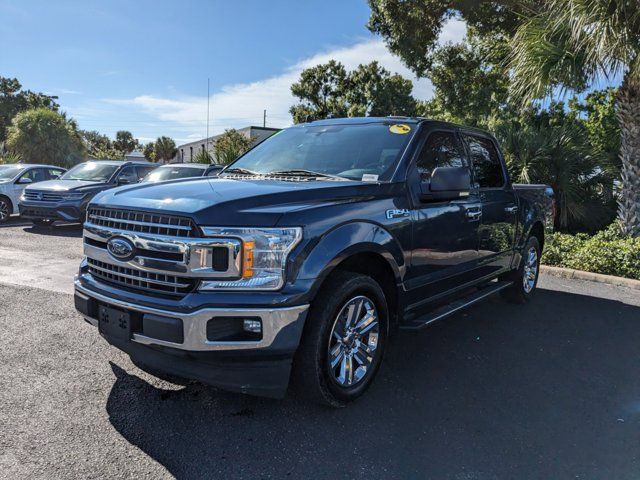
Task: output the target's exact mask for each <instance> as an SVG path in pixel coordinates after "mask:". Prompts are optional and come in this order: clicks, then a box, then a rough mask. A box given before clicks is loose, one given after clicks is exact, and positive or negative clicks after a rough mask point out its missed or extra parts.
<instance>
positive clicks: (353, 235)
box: [298, 222, 405, 322]
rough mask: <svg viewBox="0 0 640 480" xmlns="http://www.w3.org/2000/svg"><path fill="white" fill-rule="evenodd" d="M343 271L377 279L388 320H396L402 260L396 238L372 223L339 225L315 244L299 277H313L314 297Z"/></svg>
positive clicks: (403, 265)
mask: <svg viewBox="0 0 640 480" xmlns="http://www.w3.org/2000/svg"><path fill="white" fill-rule="evenodd" d="M344 271H351V272H355V273H361V274H363V275H368V276H370V277H371V278H373V279H374V280H375V281H376V282H378V284H380V286H381V288H382V289H383V291H384V292H385V296H386V297H387V303H388V307H389V312H390V315H391V320H392V322H395V321H396V320H397V318H398V312H399V311H400V300H401V299H400V285H401V284H402V278H403V276H404V271H405V260H404V252H403V249H402V247H401V246H400V244H399V242H398V241H397V239H396V238H394V237H393V236H392V235H391V234H390V233H389V232H388V231H387V230H386V229H384V228H383V227H382V226H380V225H377V224H373V223H368V222H354V223H350V224H346V225H342V226H340V227H337V228H336V229H334V230H333V231H331V232H329V233H328V234H327V235H325V236H324V237H323V238H322V239H321V240H320V241H319V242H318V243H317V244H316V245H315V246H314V248H313V249H312V251H311V252H310V253H309V255H308V256H307V257H306V258H305V260H304V261H303V264H302V266H301V268H300V270H299V272H298V273H299V278H312V279H313V284H312V287H311V291H310V298H311V299H312V300H313V299H314V298H315V297H316V296H317V294H318V292H319V291H320V290H321V289H322V287H323V286H324V285H326V283H327V282H328V281H330V279H331V277H332V276H333V275H335V274H337V273H339V272H344Z"/></svg>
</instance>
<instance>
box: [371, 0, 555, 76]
mask: <svg viewBox="0 0 640 480" xmlns="http://www.w3.org/2000/svg"><path fill="white" fill-rule="evenodd" d="M543 3H544V0H496V1H491V2H486V1H483V2H479V1H477V0H412V1H406V0H369V6H370V7H371V15H370V17H369V23H368V27H369V30H371V31H372V32H374V33H377V34H379V35H381V36H382V38H383V39H384V40H385V42H386V44H387V46H388V47H389V49H390V50H391V51H392V52H393V53H395V54H396V55H398V56H400V58H402V60H403V61H404V62H405V63H406V64H407V66H408V67H409V68H411V69H412V70H413V71H414V72H415V73H416V74H417V75H419V76H425V75H427V74H429V73H430V71H431V68H432V65H433V61H434V57H433V54H434V53H435V52H436V51H437V50H438V48H439V47H438V36H439V35H440V32H441V31H442V26H443V25H444V23H445V22H446V21H447V20H449V19H451V18H455V17H460V18H462V19H463V20H464V21H465V22H466V23H467V25H468V26H469V28H471V29H472V30H474V31H475V32H476V33H477V34H478V35H479V36H481V37H485V36H487V37H493V38H496V37H501V38H510V37H511V36H512V35H513V33H514V32H515V31H516V29H517V28H518V26H519V25H520V24H521V23H522V21H523V20H524V19H526V18H527V17H529V16H530V15H531V14H532V12H535V11H537V9H539V8H540V5H541V4H543Z"/></svg>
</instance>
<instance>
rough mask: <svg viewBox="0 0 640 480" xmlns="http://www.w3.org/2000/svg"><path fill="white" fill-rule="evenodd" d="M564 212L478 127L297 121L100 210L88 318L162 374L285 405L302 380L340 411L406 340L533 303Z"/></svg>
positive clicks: (83, 288) (114, 198)
mask: <svg viewBox="0 0 640 480" xmlns="http://www.w3.org/2000/svg"><path fill="white" fill-rule="evenodd" d="M553 205H554V200H553V192H552V190H551V189H550V187H548V186H546V185H514V184H512V183H511V180H510V178H509V175H508V172H507V168H506V165H505V162H504V158H503V156H502V153H501V152H500V149H499V146H498V143H497V141H496V140H495V138H493V137H492V136H491V135H489V134H488V133H486V132H483V131H481V130H477V129H474V128H465V127H461V126H457V125H453V124H450V123H444V122H435V121H429V120H425V119H421V118H398V117H393V118H349V119H330V120H322V121H317V122H312V123H308V124H300V125H296V126H294V127H291V128H288V129H285V130H283V131H282V132H281V133H280V134H278V135H274V136H272V137H270V138H269V139H267V140H265V141H264V142H262V143H261V144H260V145H258V146H256V147H255V148H253V149H252V150H249V151H248V152H247V153H245V154H244V155H243V156H241V157H240V158H239V159H238V160H236V161H235V162H234V163H233V164H231V165H229V166H228V167H227V168H225V169H224V170H223V172H222V173H221V174H220V175H219V176H218V177H216V178H194V179H186V180H180V181H174V182H161V183H158V184H147V185H137V186H135V187H125V188H122V189H118V190H117V191H110V192H104V193H102V194H100V195H99V196H97V197H96V198H95V199H94V200H93V201H92V202H91V204H90V206H89V210H88V215H87V222H86V223H85V225H84V253H85V255H86V257H85V258H84V260H83V261H82V263H81V266H80V271H79V274H78V277H77V278H76V281H75V290H76V293H75V305H76V308H77V309H78V310H79V311H80V312H81V313H82V315H83V316H84V317H85V319H87V321H88V322H89V323H91V324H92V325H94V326H96V327H97V330H98V331H99V333H100V334H101V335H102V337H103V338H105V339H106V340H107V341H108V342H109V343H111V344H112V345H114V346H116V347H117V348H119V349H121V350H124V351H125V352H127V353H128V354H129V355H130V356H131V358H132V359H133V361H134V362H135V363H136V364H137V365H139V366H141V367H142V368H147V369H148V371H150V372H164V373H169V374H172V375H178V376H182V377H186V378H191V379H195V380H199V381H202V382H205V383H210V384H212V385H216V386H219V387H222V388H225V389H229V390H234V391H239V392H245V393H251V394H257V395H267V396H273V397H282V396H283V395H284V392H285V390H286V388H287V386H288V385H289V376H290V373H292V374H293V380H294V383H295V384H296V385H297V387H298V389H299V390H300V392H302V393H303V394H304V395H307V396H309V397H310V398H311V399H313V400H315V401H318V402H321V403H325V404H329V405H333V406H340V405H344V404H345V403H347V402H349V401H352V400H354V399H355V398H357V397H359V396H360V395H362V393H363V392H364V391H365V390H366V389H367V387H368V386H369V385H370V384H371V381H372V380H373V378H374V377H375V375H376V371H377V370H378V367H379V365H380V363H381V362H382V359H383V353H384V350H385V348H386V346H387V342H388V335H389V334H390V332H391V331H392V327H393V326H397V327H399V328H403V329H407V330H417V329H420V328H423V327H426V326H428V325H430V324H432V323H434V322H435V321H438V320H440V319H442V318H444V317H446V316H448V315H450V314H452V313H455V312H458V311H460V310H461V309H463V308H466V307H468V306H469V305H472V304H474V303H476V302H478V301H480V300H482V299H484V298H486V297H487V296H488V295H490V294H493V293H497V292H501V293H502V294H503V295H504V296H505V298H506V299H507V300H509V301H512V302H525V301H527V300H528V299H529V298H530V297H531V296H532V295H533V294H534V292H535V288H536V283H537V280H538V272H539V266H540V256H541V254H542V251H543V248H544V242H545V227H547V226H549V225H551V222H552V219H553V215H552V212H553ZM508 312H515V310H509V311H508ZM413 368H419V366H415V367H413ZM292 369H293V370H292Z"/></svg>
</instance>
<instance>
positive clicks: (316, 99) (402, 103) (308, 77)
mask: <svg viewBox="0 0 640 480" xmlns="http://www.w3.org/2000/svg"><path fill="white" fill-rule="evenodd" d="M412 89H413V84H412V83H411V80H408V79H405V78H403V77H402V76H401V75H398V74H393V75H392V74H391V73H390V72H389V71H388V70H386V69H385V68H383V67H381V66H380V65H379V64H378V62H376V61H374V62H371V63H369V64H366V65H359V66H358V68H356V69H355V70H353V71H352V72H347V71H346V69H345V68H344V65H342V64H341V63H340V62H336V61H335V60H331V61H329V62H328V63H326V64H323V65H317V66H315V67H311V68H308V69H305V70H303V71H302V73H301V75H300V80H299V81H298V82H296V83H294V84H293V85H292V86H291V92H292V93H293V94H294V95H295V96H296V97H298V98H299V99H300V100H301V103H299V104H297V105H294V106H292V107H291V109H290V112H291V115H292V116H293V120H294V122H295V123H300V122H305V121H311V120H317V119H320V118H327V117H345V116H350V117H354V116H386V115H413V114H415V112H416V106H417V102H416V100H415V99H414V98H413V96H412V95H411V91H412Z"/></svg>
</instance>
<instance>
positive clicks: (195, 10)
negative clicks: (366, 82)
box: [0, 0, 465, 143]
mask: <svg viewBox="0 0 640 480" xmlns="http://www.w3.org/2000/svg"><path fill="white" fill-rule="evenodd" d="M368 15H369V9H368V6H367V4H366V1H365V0H342V1H337V0H321V1H320V0H319V1H275V0H273V1H233V2H229V1H226V2H223V1H217V0H216V1H188V0H183V1H180V2H178V1H172V2H169V1H155V2H154V1H149V0H126V1H125V0H116V1H113V0H111V1H93V0H86V1H68V0H56V1H43V0H21V1H12V0H0V18H1V19H2V21H0V45H2V47H1V48H0V75H2V76H9V77H16V78H18V79H19V80H20V81H21V82H22V84H23V86H24V87H25V88H28V89H31V90H35V91H41V92H45V93H47V94H50V95H58V96H59V97H60V98H59V103H60V104H61V105H62V108H63V110H65V111H66V112H67V113H68V114H70V115H71V116H73V117H74V118H76V119H77V121H78V123H79V125H80V127H81V128H83V129H89V130H98V131H100V132H103V133H106V134H108V135H110V136H113V135H114V133H115V132H116V131H117V130H120V129H126V130H130V131H132V132H133V134H134V136H136V137H139V138H141V139H142V140H143V141H148V140H151V139H153V138H155V137H157V136H159V135H169V136H172V137H174V138H175V139H176V140H177V141H178V142H179V143H180V142H185V141H189V140H190V139H198V138H202V137H203V136H204V135H205V132H206V113H207V112H206V88H207V77H209V78H210V79H211V95H212V96H211V107H210V132H212V133H218V132H220V131H222V130H223V129H224V128H229V127H242V126H246V125H249V124H261V123H262V111H263V109H265V108H266V109H267V124H268V125H270V126H276V127H282V126H286V125H288V124H290V122H291V119H290V116H289V114H288V108H289V106H290V105H291V104H292V103H293V98H292V97H291V95H290V92H289V85H290V84H291V83H292V82H293V81H295V79H296V78H297V76H298V74H299V72H300V70H301V69H302V68H304V67H307V66H311V65H315V64H317V63H320V62H322V61H327V60H328V59H330V58H336V59H339V60H341V61H343V63H345V64H346V65H347V66H348V67H354V66H356V65H357V64H359V63H364V62H369V61H371V60H374V59H377V60H379V61H380V62H381V63H382V64H383V65H384V66H386V67H387V68H389V69H390V70H392V71H398V72H399V73H402V74H404V75H406V76H411V73H410V72H409V71H407V70H406V69H405V68H404V67H403V65H402V64H401V62H400V61H399V60H398V59H397V58H395V57H393V56H392V55H391V54H390V53H389V52H388V51H387V50H386V48H385V47H384V45H383V43H382V41H381V40H380V39H379V38H378V37H375V36H373V35H371V34H370V32H369V31H368V30H367V29H366V27H365V24H366V22H367V19H368ZM464 31H465V26H464V24H463V23H462V22H457V21H453V22H451V23H450V24H449V25H448V26H447V28H446V29H445V32H444V34H443V40H457V39H459V38H461V37H462V36H463V34H464ZM430 92H431V85H430V84H429V82H428V81H426V80H421V81H418V82H416V86H415V89H414V94H415V95H416V96H418V97H421V98H427V97H429V96H430Z"/></svg>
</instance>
